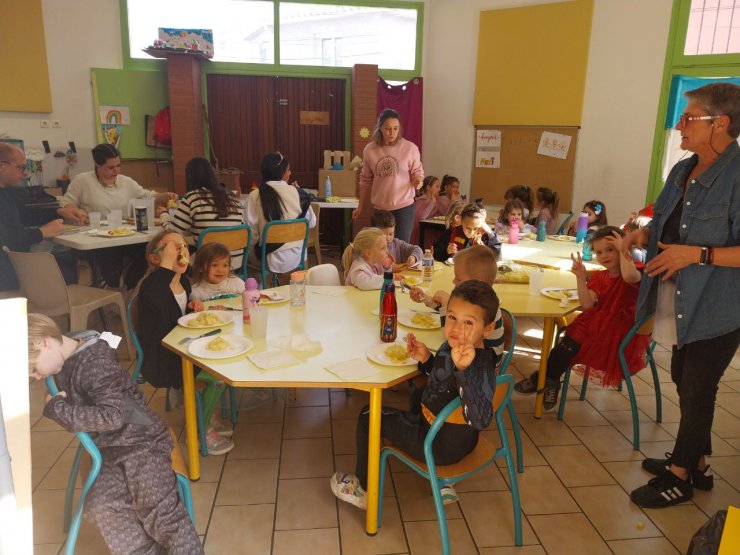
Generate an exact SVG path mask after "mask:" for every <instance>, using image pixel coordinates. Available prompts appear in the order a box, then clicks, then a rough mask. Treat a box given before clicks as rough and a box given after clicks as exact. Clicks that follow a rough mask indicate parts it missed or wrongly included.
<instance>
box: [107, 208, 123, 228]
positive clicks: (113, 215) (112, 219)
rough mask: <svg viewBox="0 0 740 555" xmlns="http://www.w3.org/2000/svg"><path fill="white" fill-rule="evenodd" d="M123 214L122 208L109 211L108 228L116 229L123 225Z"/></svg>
mask: <svg viewBox="0 0 740 555" xmlns="http://www.w3.org/2000/svg"><path fill="white" fill-rule="evenodd" d="M122 218H123V214H122V213H121V210H120V209H118V208H117V209H114V210H111V211H110V212H108V229H115V228H117V227H121V223H122V221H123V219H122Z"/></svg>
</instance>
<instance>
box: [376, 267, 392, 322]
mask: <svg viewBox="0 0 740 555" xmlns="http://www.w3.org/2000/svg"><path fill="white" fill-rule="evenodd" d="M389 283H393V270H385V271H384V272H383V285H381V286H380V303H379V304H378V316H380V315H381V314H383V297H384V296H385V286H386V285H388V284H389Z"/></svg>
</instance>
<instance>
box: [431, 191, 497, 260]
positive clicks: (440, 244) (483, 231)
mask: <svg viewBox="0 0 740 555" xmlns="http://www.w3.org/2000/svg"><path fill="white" fill-rule="evenodd" d="M472 245H486V246H487V247H489V248H491V249H492V250H493V251H494V252H495V253H496V257H497V258H498V257H499V255H500V254H501V241H499V239H498V236H497V235H496V232H495V231H493V230H492V229H491V228H490V227H489V225H488V224H487V223H486V210H485V208H482V207H481V206H479V205H477V204H468V205H466V206H465V208H463V209H462V212H460V225H459V226H456V227H450V228H448V229H446V230H445V231H444V233H442V235H440V237H439V239H437V241H435V243H434V253H433V254H434V259H435V260H439V261H442V262H443V261H445V260H447V259H448V258H451V257H453V256H455V254H456V253H457V252H458V251H461V250H463V249H466V248H468V247H470V246H472Z"/></svg>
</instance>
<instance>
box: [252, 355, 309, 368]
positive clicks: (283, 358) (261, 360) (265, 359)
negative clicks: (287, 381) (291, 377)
mask: <svg viewBox="0 0 740 555" xmlns="http://www.w3.org/2000/svg"><path fill="white" fill-rule="evenodd" d="M247 358H249V360H251V361H252V362H253V363H254V364H256V365H257V366H259V367H260V368H262V369H263V370H272V369H273V368H279V367H281V366H291V365H293V364H298V363H299V362H300V361H299V360H298V359H297V358H296V357H294V356H293V355H291V354H290V353H286V352H285V351H265V352H263V353H258V354H256V355H247Z"/></svg>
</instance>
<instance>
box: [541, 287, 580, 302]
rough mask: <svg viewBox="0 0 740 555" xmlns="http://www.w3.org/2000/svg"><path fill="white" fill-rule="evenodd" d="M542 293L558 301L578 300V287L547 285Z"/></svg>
mask: <svg viewBox="0 0 740 555" xmlns="http://www.w3.org/2000/svg"><path fill="white" fill-rule="evenodd" d="M541 293H542V294H543V295H544V296H545V297H550V298H551V299H555V300H558V301H568V302H571V303H572V302H574V301H578V289H563V288H562V287H545V288H544V289H543V290H542V291H541Z"/></svg>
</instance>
